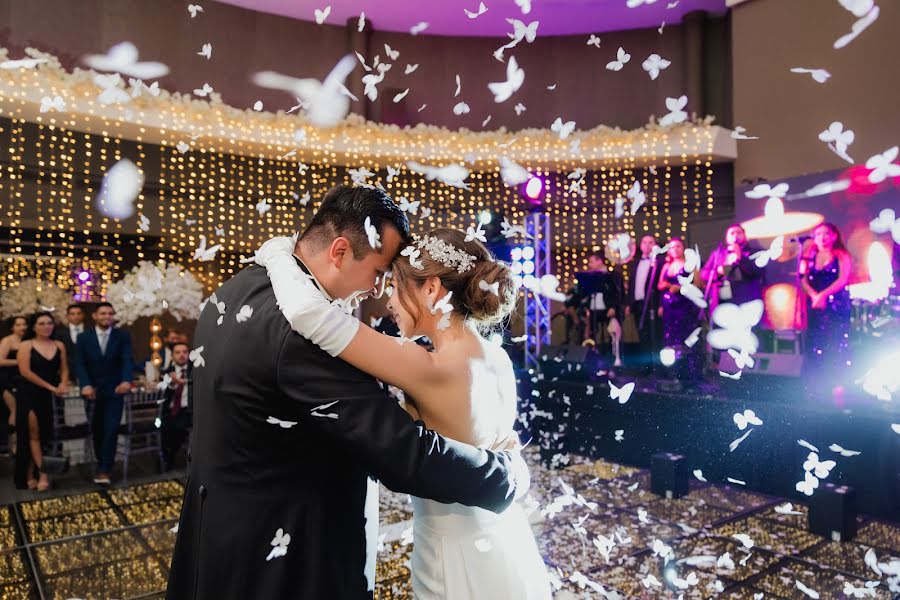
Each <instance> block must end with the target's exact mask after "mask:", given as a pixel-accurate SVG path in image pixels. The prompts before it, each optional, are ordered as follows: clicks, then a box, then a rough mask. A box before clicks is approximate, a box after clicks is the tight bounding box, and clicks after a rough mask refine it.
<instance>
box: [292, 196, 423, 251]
mask: <svg viewBox="0 0 900 600" xmlns="http://www.w3.org/2000/svg"><path fill="white" fill-rule="evenodd" d="M366 217H369V219H370V221H371V223H372V225H374V226H375V228H376V230H377V231H378V233H379V234H381V233H383V232H384V227H385V225H391V226H393V227H394V228H395V229H396V230H397V232H398V233H399V234H400V237H401V239H402V243H403V245H405V244H407V243H408V242H409V239H410V238H409V221H408V220H407V218H406V213H404V212H403V211H402V210H400V207H399V206H397V204H396V203H394V201H393V199H391V197H390V196H388V195H387V194H386V193H385V192H383V191H381V190H379V189H377V188H368V187H353V186H349V185H338V186H335V187H333V188H331V190H329V191H328V193H327V194H325V197H324V198H322V205H321V206H320V207H319V210H318V212H316V214H315V215H314V216H313V218H312V221H310V222H309V226H308V227H307V228H306V231H304V232H303V233H302V234H301V235H300V240H299V241H301V242H306V243H308V244H310V245H311V246H312V250H313V251H314V252H318V251H319V250H322V249H324V248H326V247H328V246H329V245H330V244H331V242H332V241H333V240H334V239H335V238H336V237H340V236H343V237H345V238H347V239H348V240H349V241H350V247H351V248H352V249H353V256H354V257H355V258H356V259H357V260H360V259H362V258H363V257H365V256H366V255H367V254H369V252H371V251H372V250H373V248H372V246H370V245H369V239H368V237H367V236H366V228H365V222H366Z"/></svg>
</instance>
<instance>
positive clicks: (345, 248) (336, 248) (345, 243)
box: [328, 237, 353, 269]
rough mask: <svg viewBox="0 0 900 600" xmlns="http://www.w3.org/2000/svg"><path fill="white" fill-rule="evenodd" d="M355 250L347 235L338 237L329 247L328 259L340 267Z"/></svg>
mask: <svg viewBox="0 0 900 600" xmlns="http://www.w3.org/2000/svg"><path fill="white" fill-rule="evenodd" d="M352 256H353V252H352V250H351V249H350V240H348V239H347V238H345V237H336V238H334V241H333V242H331V245H330V246H329V247H328V261H329V262H330V263H331V264H333V265H334V266H335V267H337V268H338V269H340V268H341V265H342V264H343V262H344V261H345V260H349V259H350V258H352Z"/></svg>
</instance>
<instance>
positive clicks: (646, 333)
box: [625, 235, 664, 371]
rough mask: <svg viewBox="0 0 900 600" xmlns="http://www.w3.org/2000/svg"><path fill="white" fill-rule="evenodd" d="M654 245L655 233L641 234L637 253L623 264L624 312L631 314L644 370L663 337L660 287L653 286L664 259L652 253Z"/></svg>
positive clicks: (650, 366) (650, 362) (647, 369)
mask: <svg viewBox="0 0 900 600" xmlns="http://www.w3.org/2000/svg"><path fill="white" fill-rule="evenodd" d="M655 247H656V238H655V237H653V236H652V235H645V236H644V237H642V238H641V245H640V250H641V254H640V256H639V257H638V256H635V257H634V258H633V259H632V260H631V262H629V263H628V266H627V267H626V269H628V293H627V296H626V302H625V314H626V315H629V314H630V315H632V316H633V317H634V324H635V326H636V327H637V330H638V342H639V344H640V346H639V347H640V357H639V366H640V367H641V369H642V370H645V371H649V370H651V369H652V367H653V364H654V362H655V360H656V356H657V354H658V352H659V343H660V341H661V340H662V330H661V328H660V320H659V319H658V318H657V314H656V311H657V309H658V308H659V291H658V290H657V289H656V286H657V284H658V283H659V276H660V275H661V274H662V271H663V265H664V260H663V257H662V256H656V257H654V256H653V254H652V252H653V248H655Z"/></svg>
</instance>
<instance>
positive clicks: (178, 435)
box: [160, 342, 193, 471]
mask: <svg viewBox="0 0 900 600" xmlns="http://www.w3.org/2000/svg"><path fill="white" fill-rule="evenodd" d="M190 351H191V349H190V348H189V347H188V345H187V344H184V343H182V342H175V343H174V344H173V345H172V365H171V366H170V367H169V368H168V369H166V370H165V371H164V372H163V375H168V376H169V378H170V379H171V381H170V383H169V387H168V388H167V389H166V395H165V400H164V401H163V403H162V406H161V408H160V432H161V433H162V453H163V470H165V471H168V470H169V469H171V468H172V467H173V466H174V464H175V456H176V455H177V454H178V450H180V449H181V446H182V445H183V444H184V442H185V440H187V439H188V434H189V432H190V430H191V425H192V412H193V402H192V397H191V392H192V390H191V376H192V371H193V365H192V364H191V363H190V362H189V361H188V355H189V354H190Z"/></svg>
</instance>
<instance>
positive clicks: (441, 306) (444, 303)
mask: <svg viewBox="0 0 900 600" xmlns="http://www.w3.org/2000/svg"><path fill="white" fill-rule="evenodd" d="M452 296H453V292H447V295H446V296H444V297H443V298H441V299H440V300H438V301H437V303H436V304H435V305H434V306H433V307H432V308H431V314H433V315H436V314H438V312H440V313H441V318H440V320H439V321H438V324H437V330H438V331H443V330H445V329H447V328H448V327H450V313H451V312H452V311H453V305H452V304H450V298H451V297H452Z"/></svg>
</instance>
